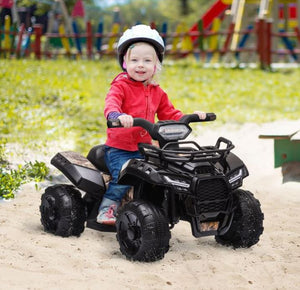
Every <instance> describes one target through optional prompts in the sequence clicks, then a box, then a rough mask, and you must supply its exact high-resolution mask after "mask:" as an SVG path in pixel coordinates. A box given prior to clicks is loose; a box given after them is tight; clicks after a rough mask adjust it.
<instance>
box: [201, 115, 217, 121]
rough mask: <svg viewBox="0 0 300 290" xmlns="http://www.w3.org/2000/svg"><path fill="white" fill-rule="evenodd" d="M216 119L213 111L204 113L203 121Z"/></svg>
mask: <svg viewBox="0 0 300 290" xmlns="http://www.w3.org/2000/svg"><path fill="white" fill-rule="evenodd" d="M216 119H217V116H216V114H215V113H206V118H205V120H203V121H214V120H216Z"/></svg>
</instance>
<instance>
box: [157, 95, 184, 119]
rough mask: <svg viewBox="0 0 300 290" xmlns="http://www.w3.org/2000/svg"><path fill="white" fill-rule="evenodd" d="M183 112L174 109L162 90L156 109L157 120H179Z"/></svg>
mask: <svg viewBox="0 0 300 290" xmlns="http://www.w3.org/2000/svg"><path fill="white" fill-rule="evenodd" d="M183 115H184V114H183V113H182V112H181V111H180V110H178V109H175V107H174V106H173V104H172V103H171V101H170V100H169V98H168V95H167V94H166V93H165V92H164V91H162V97H161V101H160V104H159V106H158V109H157V118H158V119H159V120H179V119H180V118H181V117H182V116H183Z"/></svg>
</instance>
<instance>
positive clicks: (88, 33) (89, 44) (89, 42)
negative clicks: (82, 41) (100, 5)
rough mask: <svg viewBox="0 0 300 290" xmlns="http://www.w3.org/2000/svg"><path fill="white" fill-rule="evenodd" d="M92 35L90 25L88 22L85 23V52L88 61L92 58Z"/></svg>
mask: <svg viewBox="0 0 300 290" xmlns="http://www.w3.org/2000/svg"><path fill="white" fill-rule="evenodd" d="M92 46H93V34H92V24H91V22H90V21H88V22H87V23H86V52H87V57H88V58H89V59H91V58H92V53H93V47H92Z"/></svg>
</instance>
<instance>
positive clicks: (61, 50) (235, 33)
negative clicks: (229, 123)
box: [0, 0, 300, 68]
mask: <svg viewBox="0 0 300 290" xmlns="http://www.w3.org/2000/svg"><path fill="white" fill-rule="evenodd" d="M78 2H80V1H78ZM81 4H82V3H81ZM53 5H55V7H59V10H60V11H61V15H60V18H59V19H57V18H55V15H54V13H50V16H49V21H48V23H49V25H48V31H47V33H45V34H42V33H41V26H40V25H38V24H36V25H34V27H32V28H31V29H27V30H26V29H24V26H22V25H20V26H19V29H18V30H17V29H16V24H15V23H14V24H13V25H11V24H10V23H11V21H10V23H9V22H8V21H9V20H8V19H7V22H6V26H5V27H3V28H1V27H0V34H1V36H2V37H1V38H2V40H1V42H0V44H1V46H0V54H1V55H2V56H3V55H5V56H6V57H28V56H30V55H35V57H36V58H41V57H53V58H55V57H58V56H60V55H62V56H67V57H71V58H77V57H82V58H84V57H87V58H94V57H102V56H105V55H115V49H114V47H115V43H116V41H117V39H118V37H119V36H120V35H121V33H122V31H123V30H124V28H125V27H123V26H122V25H121V23H120V21H119V19H117V18H118V17H114V22H113V24H112V25H110V26H111V30H110V32H104V28H106V30H107V24H105V23H104V22H103V21H100V22H99V24H98V29H94V31H96V32H93V28H92V25H91V22H89V21H86V22H85V23H86V28H85V31H80V30H79V28H78V25H77V23H76V20H75V19H73V20H72V21H70V17H69V15H68V14H67V11H66V9H65V6H64V1H55V2H54V4H53ZM55 7H54V8H53V9H55ZM298 11H300V0H294V1H291V0H272V1H271V0H260V1H258V0H217V1H216V2H215V3H214V4H213V5H212V6H211V7H210V8H209V9H208V10H207V11H206V12H205V13H204V14H203V16H202V17H201V18H200V19H199V21H197V22H196V23H195V24H194V25H193V26H192V27H191V28H188V27H187V26H186V25H185V24H184V23H179V24H178V26H177V28H176V31H175V32H170V31H168V24H167V23H163V24H162V25H161V26H159V25H156V24H153V25H154V26H156V27H157V29H158V31H160V33H161V36H162V38H163V39H164V42H165V44H166V47H167V50H166V54H170V55H172V56H175V57H177V58H178V57H185V56H187V55H190V54H194V55H195V56H196V57H197V58H198V59H200V58H201V57H202V59H204V60H205V61H214V60H216V61H218V62H219V61H222V62H232V61H234V62H237V63H240V62H245V63H247V62H258V63H260V65H261V67H262V68H269V67H270V66H271V63H272V61H281V62H282V61H283V62H287V61H293V62H299V57H298V56H299V54H300V29H299V25H300V20H299V18H300V13H298ZM80 13H81V15H82V11H81V12H80ZM55 21H56V22H57V24H58V27H59V28H58V29H57V31H53V29H52V28H53V27H54V23H55ZM151 25H152V24H151ZM153 25H152V26H153ZM81 30H82V29H81ZM55 43H56V44H55ZM54 44H55V45H54ZM215 56H218V58H216V57H215Z"/></svg>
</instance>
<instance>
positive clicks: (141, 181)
mask: <svg viewBox="0 0 300 290" xmlns="http://www.w3.org/2000/svg"><path fill="white" fill-rule="evenodd" d="M215 118H216V116H215V114H213V113H208V114H207V117H206V119H205V120H204V121H213V120H215ZM201 121H203V120H199V117H198V115H196V114H191V115H185V116H184V117H182V118H181V119H180V120H179V121H162V122H157V123H156V124H152V123H150V122H148V121H146V120H144V119H139V118H137V119H134V126H140V127H143V128H144V129H146V130H147V131H148V132H149V134H150V135H151V137H152V138H153V140H157V141H158V144H159V147H157V146H154V145H150V144H139V150H140V152H141V153H142V155H143V156H144V159H131V160H129V161H128V162H127V163H125V164H124V166H123V167H122V170H121V172H120V175H119V181H118V182H119V183H120V184H127V185H132V187H133V197H132V198H131V200H130V201H129V202H126V203H125V204H123V205H122V206H121V207H120V208H119V210H118V213H117V221H116V226H115V227H113V226H107V225H106V226H104V225H101V224H98V223H97V222H96V216H97V214H98V208H99V205H100V203H101V199H102V197H103V194H104V193H105V189H106V183H105V180H104V174H106V175H109V171H108V169H107V167H106V165H105V163H104V151H103V149H104V145H99V146H95V147H94V148H92V149H91V150H90V152H89V153H88V155H87V158H85V157H83V156H82V155H80V154H78V153H75V152H70V151H69V152H61V153H58V154H56V155H55V156H54V157H53V158H52V160H51V163H52V164H53V165H54V166H55V167H57V168H58V169H59V170H60V171H61V172H62V173H63V174H64V175H65V176H66V177H67V178H68V179H69V180H70V181H71V182H72V183H73V184H74V186H73V185H71V184H58V185H54V186H50V187H48V188H47V189H46V190H45V193H44V194H43V195H42V198H41V206H40V212H41V222H42V224H43V226H44V229H45V231H47V232H51V233H53V234H56V235H60V236H64V237H67V236H71V235H75V236H79V235H80V234H81V233H82V232H83V230H84V226H85V223H86V226H87V227H89V228H92V229H96V230H102V231H103V230H104V231H116V232H117V240H118V242H119V245H120V250H121V252H122V254H124V255H125V256H126V257H127V258H128V259H130V260H136V261H155V260H158V259H162V258H163V257H164V255H165V253H166V252H167V251H168V250H169V240H170V238H171V234H170V229H172V228H173V226H174V225H175V224H176V223H178V222H179V221H180V220H183V221H188V222H189V223H190V224H191V229H192V234H193V236H195V237H197V238H198V237H202V236H208V235H213V236H215V239H216V241H217V242H218V243H220V244H223V245H228V246H233V247H234V248H239V247H245V248H247V247H251V246H252V245H254V244H256V243H257V242H258V240H259V237H260V235H261V234H262V232H263V213H262V211H261V208H260V203H259V201H258V200H257V199H256V198H254V196H253V194H252V193H251V192H249V191H246V190H242V189H240V187H241V186H242V182H243V179H244V178H245V177H246V176H248V170H247V168H246V166H245V165H244V163H243V162H242V161H241V160H240V159H239V158H238V157H237V156H236V155H235V154H234V153H232V152H231V150H232V149H233V148H234V146H233V144H232V143H231V142H230V141H229V140H227V139H225V138H223V137H220V138H219V139H218V140H217V142H216V144H215V145H214V146H204V147H202V146H200V145H198V144H197V143H196V142H194V141H180V140H184V139H185V138H186V137H187V136H188V135H189V134H190V133H191V131H192V130H191V127H190V126H189V125H188V124H189V123H191V122H201ZM108 126H109V127H119V126H120V123H119V122H118V120H110V121H108ZM78 189H79V190H80V191H79V190H78ZM82 192H84V194H82ZM82 195H83V197H82Z"/></svg>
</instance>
